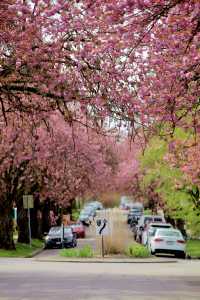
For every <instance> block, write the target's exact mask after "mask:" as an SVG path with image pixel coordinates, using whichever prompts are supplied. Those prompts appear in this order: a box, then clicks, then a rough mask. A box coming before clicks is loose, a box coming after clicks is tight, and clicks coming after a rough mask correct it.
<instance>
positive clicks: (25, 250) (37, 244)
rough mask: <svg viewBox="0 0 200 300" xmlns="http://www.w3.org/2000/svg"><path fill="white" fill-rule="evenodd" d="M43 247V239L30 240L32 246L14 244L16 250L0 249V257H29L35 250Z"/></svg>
mask: <svg viewBox="0 0 200 300" xmlns="http://www.w3.org/2000/svg"><path fill="white" fill-rule="evenodd" d="M42 248H43V241H41V240H32V247H31V248H30V246H29V245H28V244H21V243H17V244H16V250H3V249H0V257H29V256H31V255H32V254H33V253H34V252H35V251H36V250H38V249H42Z"/></svg>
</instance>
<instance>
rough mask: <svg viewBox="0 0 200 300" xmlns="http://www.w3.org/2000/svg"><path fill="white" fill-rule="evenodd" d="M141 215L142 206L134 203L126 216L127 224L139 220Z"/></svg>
mask: <svg viewBox="0 0 200 300" xmlns="http://www.w3.org/2000/svg"><path fill="white" fill-rule="evenodd" d="M142 214H143V205H142V204H141V203H134V204H133V206H132V208H131V209H130V211H129V213H128V215H127V223H128V224H130V223H131V221H132V220H135V221H137V220H139V218H140V217H141V215H142Z"/></svg>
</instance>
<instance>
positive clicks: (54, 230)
mask: <svg viewBox="0 0 200 300" xmlns="http://www.w3.org/2000/svg"><path fill="white" fill-rule="evenodd" d="M64 232H65V234H71V233H72V231H71V228H70V227H65V228H64ZM49 234H50V235H61V227H52V228H51V229H50V230H49Z"/></svg>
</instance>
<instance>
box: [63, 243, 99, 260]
mask: <svg viewBox="0 0 200 300" xmlns="http://www.w3.org/2000/svg"><path fill="white" fill-rule="evenodd" d="M60 255H61V256H64V257H93V256H94V253H93V250H92V248H91V246H90V245H85V246H84V247H83V248H81V249H75V248H73V249H62V250H61V251H60Z"/></svg>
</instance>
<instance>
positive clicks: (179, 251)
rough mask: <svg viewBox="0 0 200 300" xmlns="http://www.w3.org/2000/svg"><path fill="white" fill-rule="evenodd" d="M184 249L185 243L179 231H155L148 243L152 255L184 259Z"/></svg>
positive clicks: (170, 229)
mask: <svg viewBox="0 0 200 300" xmlns="http://www.w3.org/2000/svg"><path fill="white" fill-rule="evenodd" d="M185 247H186V243H185V240H184V238H183V235H182V234H181V232H180V230H177V229H172V228H169V229H166V228H165V229H163V228H162V229H157V230H156V232H155V235H154V236H153V237H152V238H151V239H150V240H149V243H148V248H149V250H150V251H151V253H152V254H157V253H166V254H168V253H169V254H174V255H175V256H176V257H179V258H185V255H186V254H185Z"/></svg>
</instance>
